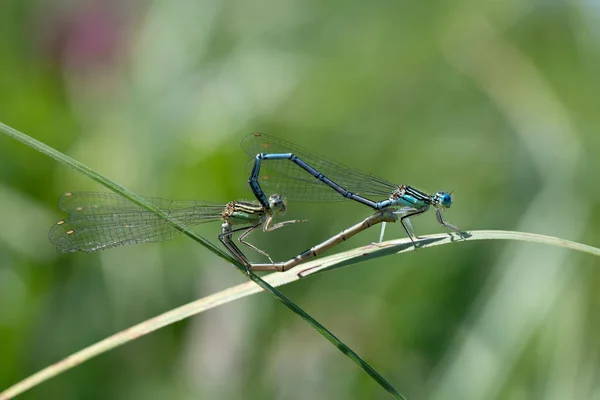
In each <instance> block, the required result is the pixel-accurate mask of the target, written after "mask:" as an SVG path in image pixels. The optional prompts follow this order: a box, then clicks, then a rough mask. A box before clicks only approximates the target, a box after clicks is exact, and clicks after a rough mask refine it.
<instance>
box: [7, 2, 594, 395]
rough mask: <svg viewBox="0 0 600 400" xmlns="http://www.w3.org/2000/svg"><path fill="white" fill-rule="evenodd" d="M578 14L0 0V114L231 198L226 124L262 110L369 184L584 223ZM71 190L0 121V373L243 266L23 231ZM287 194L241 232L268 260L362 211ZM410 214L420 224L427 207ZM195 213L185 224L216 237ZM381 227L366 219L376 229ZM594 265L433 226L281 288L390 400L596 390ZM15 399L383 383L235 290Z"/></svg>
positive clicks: (241, 159) (540, 219)
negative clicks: (429, 240)
mask: <svg viewBox="0 0 600 400" xmlns="http://www.w3.org/2000/svg"><path fill="white" fill-rule="evenodd" d="M599 26H600V3H599V2H598V1H593V0H583V1H580V2H567V1H503V2H477V1H455V2H450V3H448V2H394V1H389V2H385V1H383V2H374V3H373V2H360V1H352V2H329V3H325V2H298V1H290V0H283V1H275V0H263V1H256V2H244V1H231V2H221V1H195V2H192V1H172V2H144V1H136V2H127V3H126V4H123V3H120V2H117V1H99V0H98V1H57V2H39V1H35V2H34V1H27V0H3V2H2V4H1V5H0V54H1V63H0V120H1V121H2V122H4V123H6V124H9V125H12V126H14V127H15V128H17V129H19V130H21V131H23V132H25V133H27V134H29V135H31V136H33V137H35V138H37V139H39V140H41V141H43V142H45V143H47V144H49V145H51V146H53V147H55V148H57V149H59V150H60V151H62V152H64V153H66V154H68V155H70V156H72V157H74V158H76V159H78V160H80V161H82V162H83V163H85V164H87V165H89V166H91V167H92V168H94V169H95V170H96V171H98V172H99V173H101V174H103V175H105V176H107V177H109V178H111V179H113V180H115V181H117V182H119V183H120V184H122V185H124V186H126V187H127V188H129V189H131V190H133V191H135V192H136V193H138V194H140V195H145V196H159V197H166V198H173V199H199V200H206V201H214V202H223V203H225V202H227V201H230V200H234V199H246V200H250V199H251V196H252V195H251V192H250V191H249V188H248V187H247V184H246V180H247V169H246V168H247V166H246V165H247V163H248V159H247V157H246V156H245V154H244V153H243V151H242V149H241V148H240V145H239V144H240V141H241V139H242V137H243V136H244V134H246V133H248V132H253V131H261V132H265V133H269V134H272V135H276V136H278V137H281V138H283V139H286V140H289V141H292V142H294V143H296V144H298V145H300V146H302V147H305V148H308V149H312V150H313V151H316V152H319V153H323V154H327V155H329V156H330V157H332V158H334V159H336V160H338V161H340V162H342V163H345V164H351V165H353V166H355V167H357V168H360V169H362V170H365V171H369V172H374V173H376V174H377V175H379V176H381V177H382V178H384V179H386V180H389V181H392V182H396V183H399V184H410V185H413V186H416V187H418V188H422V189H423V190H426V191H429V192H435V191H437V190H446V191H450V190H455V192H454V201H455V203H454V205H453V207H452V209H451V210H449V211H448V212H446V214H445V216H446V218H447V219H448V221H450V222H452V223H455V224H456V225H458V226H459V227H461V228H462V229H464V230H470V229H509V230H520V231H526V232H535V233H541V234H548V235H552V236H559V237H562V238H565V239H570V240H576V241H580V242H583V243H586V244H590V245H599V244H600V225H599V222H600V208H599V200H600V191H599V190H598V171H599V170H600V161H599V160H598V154H600V153H599V147H600V133H599V132H600V110H599V106H598V105H599V104H600V103H599V101H598V94H599V92H600V78H599V71H600V52H599V48H600V28H599ZM74 190H105V189H104V188H103V187H100V186H99V185H97V184H96V183H94V182H92V181H90V180H89V179H87V178H85V177H84V176H82V175H79V174H77V173H75V172H73V171H71V170H68V169H67V168H65V167H64V166H62V165H59V164H57V163H56V162H55V161H53V160H51V159H49V158H47V157H45V156H42V155H40V154H38V153H36V152H35V151H33V150H31V149H30V148H28V147H26V146H24V145H22V144H20V143H17V142H15V141H13V140H11V139H9V138H7V137H0V221H2V229H0V389H5V388H7V387H8V386H10V385H12V384H14V383H15V382H17V381H19V380H21V379H23V378H25V377H27V376H29V375H30V374H32V373H34V372H36V371H38V370H40V369H41V368H43V367H46V366H47V365H49V364H52V363H54V362H56V361H58V360H60V359H62V358H63V357H65V356H67V355H69V354H71V353H73V352H75V351H77V350H80V349H81V348H83V347H85V346H88V345H90V344H92V343H94V342H96V341H98V340H100V339H102V338H104V337H106V336H108V335H111V334H113V333H115V332H118V331H120V330H122V329H125V328H127V327H129V326H131V325H133V324H136V323H138V322H140V321H142V320H145V319H147V318H150V317H152V316H154V315H156V314H159V313H161V312H164V311H167V310H169V309H172V308H174V307H177V306H179V305H182V304H185V303H187V302H190V301H192V300H194V299H197V298H200V297H203V296H205V295H208V294H211V293H213V292H216V291H218V290H221V289H224V288H227V287H229V286H231V285H234V284H237V283H240V282H243V281H245V278H244V277H243V276H241V275H240V274H239V273H238V272H237V271H236V270H235V268H233V267H232V266H230V265H227V264H226V263H224V262H223V261H222V260H221V259H219V258H217V257H215V256H214V255H213V254H211V253H210V252H208V251H207V250H206V249H205V248H203V247H201V246H198V245H197V244H196V243H195V242H193V241H191V240H189V239H187V238H185V237H181V238H177V239H175V240H173V241H170V242H167V243H164V244H145V245H138V246H131V247H123V248H116V249H112V250H108V251H105V252H100V253H97V254H92V255H88V254H69V255H61V254H58V253H57V252H56V250H55V249H54V247H53V246H52V245H51V244H50V243H49V242H48V240H47V231H48V229H49V227H50V226H51V225H52V224H53V223H54V222H55V221H57V220H58V219H60V218H62V217H63V215H62V214H61V213H60V212H59V211H58V210H57V207H56V199H57V198H58V196H59V195H60V194H62V193H64V192H66V191H74ZM289 207H290V209H291V211H290V213H289V214H288V216H289V217H290V218H307V219H309V220H310V222H309V223H307V224H301V225H296V226H293V227H290V228H287V229H284V230H281V231H278V233H277V234H273V233H272V234H269V233H266V234H263V233H256V234H253V235H252V238H251V240H252V242H253V243H255V244H257V245H259V246H260V247H262V248H264V249H265V250H267V251H269V252H270V253H271V255H272V256H273V257H274V258H275V259H277V260H284V259H287V258H289V257H291V256H294V255H296V254H297V253H298V252H300V251H302V250H305V249H306V248H308V247H310V246H311V245H314V244H315V243H318V242H320V241H322V240H324V239H325V238H327V237H329V236H331V235H333V234H335V233H337V232H339V231H340V230H342V229H344V228H345V227H347V226H349V225H351V224H353V223H355V222H357V221H359V220H360V219H362V218H365V217H366V216H368V215H369V214H370V211H369V210H368V209H367V208H366V207H363V206H361V205H358V204H355V203H349V202H348V203H341V204H317V205H314V204H313V205H311V204H305V203H290V204H289ZM413 223H414V225H415V227H416V230H417V233H420V234H425V233H433V232H439V231H440V227H439V226H438V225H437V223H436V221H435V218H434V216H433V213H428V214H426V215H425V216H423V217H420V218H419V219H416V220H414V222H413ZM219 230H220V226H219V224H218V223H217V224H212V225H207V226H201V227H199V228H198V232H200V233H201V234H203V235H204V236H205V237H209V238H212V239H214V240H215V241H216V235H217V233H218V232H219ZM378 234H379V229H374V230H372V231H368V232H366V233H363V234H361V235H359V236H357V237H355V238H353V239H352V240H350V241H349V242H348V243H345V244H344V246H343V247H342V248H341V249H336V250H335V251H339V250H342V249H349V248H352V247H355V246H360V245H364V244H367V243H370V242H371V241H375V240H377V238H378ZM402 236H404V232H403V230H402V228H401V227H400V226H399V225H398V226H389V227H388V230H387V234H386V238H387V239H391V238H395V237H402ZM249 254H250V253H249ZM252 256H255V255H254V254H253V255H252ZM255 259H256V260H257V261H258V260H261V259H260V258H259V257H255ZM261 261H262V260H261ZM597 267H598V261H597V260H596V259H594V258H593V257H592V256H586V255H581V254H576V253H573V252H567V251H564V250H560V249H556V248H551V247H544V246H541V245H533V244H520V243H510V242H499V241H497V242H487V243H486V242H480V243H457V244H456V245H452V246H443V247H441V248H436V249H430V250H423V251H417V252H414V253H410V254H405V255H401V256H390V257H385V258H383V259H379V260H377V261H372V262H368V263H363V264H360V265H357V266H352V267H349V268H344V269H339V270H336V271H333V272H331V273H327V274H322V275H318V276H315V277H313V278H311V279H306V280H304V281H300V282H298V283H295V284H293V285H290V286H286V287H284V288H282V290H283V292H284V293H285V294H286V295H287V296H289V297H290V298H291V299H293V300H294V301H295V302H297V304H299V305H300V306H301V307H303V308H304V309H305V310H306V311H308V312H309V313H310V314H311V315H313V316H314V317H315V318H316V319H318V320H319V321H320V322H322V323H323V324H324V325H325V326H327V327H328V328H329V329H331V330H332V331H333V332H334V333H336V334H337V335H338V336H339V337H340V338H341V339H342V340H343V341H345V342H346V343H347V344H348V345H349V346H350V347H352V348H353V349H354V350H356V351H357V352H358V353H359V354H360V355H361V356H363V357H364V358H365V359H366V360H367V361H368V362H370V363H371V364H372V365H373V366H374V367H375V368H376V369H377V370H378V371H379V372H381V373H382V374H383V375H384V376H385V377H386V378H388V379H389V380H390V381H391V382H393V383H394V384H395V385H396V386H397V387H398V388H399V389H400V390H401V391H402V392H403V393H404V394H406V395H407V396H408V397H409V398H411V399H425V398H427V399H531V398H537V399H592V398H596V399H599V398H600V380H599V379H598V377H599V376H600V361H599V360H600V348H599V345H600V342H599V341H598V337H599V334H600V318H599V315H600V294H599V289H600V271H599V270H598V268H597ZM20 398H23V399H40V398H57V399H58V398H60V399H83V398H85V399H107V398H109V399H165V398H173V399H229V398H231V399H234V398H244V399H265V398H277V399H305V398H315V399H334V398H335V399H338V398H344V399H367V398H369V399H371V398H388V395H387V394H386V393H385V392H384V391H383V389H381V388H380V387H379V386H377V385H376V384H375V383H374V382H373V381H372V380H371V379H369V378H368V377H367V376H366V375H365V374H364V373H363V372H362V371H361V370H359V369H358V368H357V367H356V366H355V365H354V364H353V363H351V362H350V361H349V360H348V359H347V358H346V357H344V356H343V355H342V354H341V353H339V351H338V350H337V349H335V348H334V347H333V346H331V345H330V344H329V343H327V342H326V341H325V340H324V339H323V338H322V337H321V336H319V335H318V334H317V333H316V332H315V331H314V330H312V329H311V328H309V327H308V326H307V325H306V324H305V323H304V322H302V321H301V320H300V319H299V318H298V317H297V316H295V315H293V314H291V313H290V312H289V311H288V310H287V309H285V308H284V307H283V306H281V305H280V304H279V303H277V302H275V301H274V300H273V299H272V298H270V297H269V296H267V295H264V294H260V295H255V296H252V297H250V298H246V299H244V300H241V301H237V302H234V303H231V304H228V305H226V306H224V307H220V308H217V309H215V310H212V311H210V312H207V313H204V314H201V315H200V316H197V317H195V318H192V319H189V320H186V321H183V322H180V323H178V324H175V325H172V326H170V327H168V328H166V329H162V330H160V331H158V332H156V333H154V334H151V335H149V336H146V337H143V338H141V339H139V340H136V341H134V342H133V343H132V344H128V345H126V346H124V347H121V348H118V349H116V350H114V351H111V352H109V353H106V354H103V355H101V356H99V357H97V358H95V359H93V360H92V361H90V362H87V363H85V364H83V365H82V366H80V367H78V368H75V369H74V370H71V371H69V372H68V373H65V374H63V375H60V376H58V377H57V378H55V379H52V380H51V381H49V382H46V383H44V384H42V385H41V386H39V387H36V388H34V389H33V390H31V391H29V392H27V393H26V394H24V395H23V396H21V397H20Z"/></svg>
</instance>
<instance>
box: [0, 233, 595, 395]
mask: <svg viewBox="0 0 600 400" xmlns="http://www.w3.org/2000/svg"><path fill="white" fill-rule="evenodd" d="M464 234H465V236H466V240H465V239H462V240H459V241H458V243H463V242H465V241H469V240H517V241H523V242H530V243H539V244H546V245H551V246H556V247H563V248H565V249H570V250H575V251H579V252H583V253H588V254H591V255H595V256H600V249H599V248H597V247H592V246H587V245H584V244H580V243H577V242H571V241H568V240H563V239H559V238H555V237H550V236H544V235H536V234H531V233H523V232H508V231H471V232H464ZM455 241H456V237H455V236H452V235H448V234H436V235H427V236H422V237H421V238H419V239H417V245H418V248H419V249H422V248H428V247H434V246H440V245H444V244H450V243H453V242H455ZM414 250H415V246H413V244H412V242H411V241H410V239H408V238H404V239H398V240H391V241H387V242H384V243H379V244H377V245H370V246H365V247H359V248H355V249H352V250H349V251H346V252H343V253H338V254H334V255H332V256H329V257H324V258H321V259H317V260H313V261H310V262H307V263H305V264H302V265H299V266H297V267H294V268H292V269H290V270H288V271H286V272H274V273H272V274H269V275H267V276H265V277H264V280H265V281H266V282H268V283H269V284H270V285H272V286H275V287H277V286H281V285H285V284H288V283H292V282H295V281H297V280H299V279H301V278H304V277H308V276H309V275H314V274H315V273H319V272H327V271H331V270H333V269H336V268H341V267H344V266H349V265H353V264H358V263H360V262H363V261H365V260H370V259H375V258H380V257H385V256H389V255H392V254H398V253H403V252H407V251H414ZM260 291H261V290H260V289H259V288H258V287H257V286H256V285H253V284H251V283H250V282H246V283H242V284H240V285H237V286H234V287H231V288H228V289H225V290H223V291H220V292H217V293H214V294H212V295H210V296H207V297H204V298H202V299H199V300H196V301H194V302H191V303H188V304H186V305H184V306H181V307H178V308H176V309H173V310H171V311H168V312H166V313H164V314H161V315H158V316H156V317H153V318H151V319H149V320H146V321H144V322H142V323H140V324H138V325H135V326H132V327H130V328H128V329H126V330H124V331H121V332H119V333H116V334H114V335H112V336H110V337H108V338H106V339H104V340H102V341H100V342H97V343H95V344H93V345H92V346H89V347H87V348H85V349H83V350H81V351H78V352H77V353H74V354H72V355H70V356H69V357H67V358H64V359H63V360H61V361H59V362H57V363H55V364H53V365H51V366H49V367H47V368H45V369H43V370H41V371H39V372H37V373H36V374H34V375H32V376H30V377H29V378H27V379H25V380H23V381H21V382H19V383H17V384H15V385H14V386H12V387H10V388H8V389H7V390H6V391H4V392H2V393H0V400H5V399H9V398H12V397H14V396H16V395H18V394H21V393H23V392H25V391H26V390H28V389H31V388H32V387H34V386H36V385H38V384H40V383H41V382H44V381H46V380H48V379H50V378H52V377H54V376H56V375H58V374H60V373H62V372H65V371H67V370H69V369H71V368H73V367H75V366H77V365H79V364H81V363H83V362H85V361H87V360H89V359H91V358H93V357H95V356H97V355H99V354H102V353H105V352H107V351H109V350H112V349H114V348H116V347H119V346H122V345H124V344H126V343H128V342H130V341H133V340H135V339H137V338H139V337H140V336H144V335H147V334H149V333H151V332H154V331H156V330H158V329H160V328H163V327H165V326H168V325H170V324H173V323H175V322H177V321H181V320H183V319H186V318H189V317H191V316H193V315H197V314H200V313H201V312H204V311H207V310H210V309H212V308H215V307H218V306H220V305H223V304H227V303H230V302H232V301H235V300H238V299H241V298H243V297H246V296H250V295H252V294H256V293H260Z"/></svg>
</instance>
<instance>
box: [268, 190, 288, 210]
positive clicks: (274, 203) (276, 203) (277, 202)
mask: <svg viewBox="0 0 600 400" xmlns="http://www.w3.org/2000/svg"><path fill="white" fill-rule="evenodd" d="M269 208H270V209H271V210H272V211H273V212H274V213H284V212H285V201H283V198H282V197H281V196H280V195H278V194H272V195H271V196H270V197H269Z"/></svg>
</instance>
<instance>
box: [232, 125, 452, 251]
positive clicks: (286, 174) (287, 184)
mask: <svg viewBox="0 0 600 400" xmlns="http://www.w3.org/2000/svg"><path fill="white" fill-rule="evenodd" d="M242 147H243V148H244V150H245V151H246V153H247V154H248V155H249V156H250V157H252V158H253V159H254V166H253V168H252V172H251V173H250V177H249V178H248V183H249V184H250V188H251V189H252V192H253V193H254V195H255V196H256V198H257V199H258V201H259V202H260V203H261V205H262V206H263V207H265V208H268V207H269V204H268V198H267V196H266V195H265V193H264V191H263V189H262V187H261V185H264V186H265V188H268V190H272V189H273V190H274V192H277V193H282V194H284V195H285V196H286V197H287V198H289V199H290V200H291V199H294V200H299V201H339V200H343V199H350V200H354V201H357V202H359V203H361V204H364V205H366V206H368V207H371V208H373V209H375V210H383V209H386V208H388V207H401V208H400V209H399V210H398V211H397V212H398V213H400V214H402V217H401V218H400V223H401V224H402V227H403V228H404V230H405V231H406V233H407V234H408V236H409V238H410V239H411V240H413V238H415V237H416V236H415V235H414V229H413V227H412V224H411V222H410V220H409V218H411V217H416V216H417V215H420V214H423V213H424V212H426V211H427V210H429V208H430V207H431V206H433V207H434V208H435V210H436V218H437V220H438V222H439V223H440V224H441V225H442V226H444V227H445V228H447V229H449V230H451V231H453V232H455V233H457V234H459V235H460V234H461V231H460V229H458V227H456V226H454V225H452V224H450V223H448V222H446V221H444V219H443V217H442V211H443V210H445V209H447V208H450V206H451V205H452V197H451V195H450V193H446V192H437V193H435V194H433V195H429V194H427V193H425V192H423V191H421V190H418V189H415V188H414V187H412V186H408V185H395V184H393V183H389V182H387V181H385V180H383V179H381V178H378V177H376V176H374V175H371V174H368V173H364V172H360V171H357V170H354V169H351V168H349V167H346V166H343V165H342V164H339V163H337V162H335V161H333V160H331V159H329V158H327V157H324V156H321V155H318V154H315V153H312V152H310V151H308V150H305V149H302V148H300V147H298V146H295V145H293V144H291V143H288V142H286V141H284V140H281V139H278V138H276V137H273V136H269V135H265V134H262V133H252V134H249V135H248V136H246V137H245V138H244V140H243V141H242ZM261 169H262V172H261ZM259 180H260V182H259ZM370 197H372V198H381V197H384V199H383V200H372V199H370ZM382 235H383V233H382ZM413 243H414V241H413Z"/></svg>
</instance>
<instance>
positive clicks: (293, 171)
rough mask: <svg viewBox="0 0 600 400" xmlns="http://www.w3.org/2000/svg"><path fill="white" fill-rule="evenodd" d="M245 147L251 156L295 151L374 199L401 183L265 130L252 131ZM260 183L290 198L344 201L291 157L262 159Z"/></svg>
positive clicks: (266, 189) (343, 184) (331, 176)
mask: <svg viewBox="0 0 600 400" xmlns="http://www.w3.org/2000/svg"><path fill="white" fill-rule="evenodd" d="M242 148H243V149H244V151H245V152H246V153H247V154H248V156H250V157H251V158H252V161H251V162H250V163H249V166H250V167H249V168H250V169H251V168H252V166H253V165H254V158H255V157H256V155H257V154H259V153H294V154H295V155H296V156H298V157H299V158H300V159H301V160H302V161H304V162H306V163H307V164H309V165H310V166H311V167H313V168H314V169H316V170H317V171H319V172H320V173H322V174H323V175H325V176H326V177H328V178H329V179H331V180H332V181H334V182H335V183H337V184H338V185H340V186H341V187H343V188H344V189H346V190H348V191H350V192H353V193H356V194H359V195H361V196H363V197H366V198H370V199H372V200H375V201H378V200H384V199H387V198H389V197H390V195H391V194H392V193H393V191H394V190H395V189H397V188H398V185H394V184H392V183H389V182H386V181H384V180H382V179H380V178H378V177H376V176H374V175H371V174H367V173H364V172H361V171H357V170H354V169H352V168H350V167H346V166H344V165H342V164H340V163H337V162H335V161H333V160H331V159H329V158H327V157H325V156H321V155H318V154H315V153H312V152H311V151H309V150H305V149H302V148H300V147H298V146H296V145H294V144H292V143H289V142H286V141H284V140H281V139H278V138H276V137H273V136H269V135H265V134H264V133H251V134H249V135H247V136H246V137H245V138H244V139H243V140H242ZM259 184H260V185H261V187H262V189H263V191H264V192H265V193H280V194H284V195H285V196H286V197H287V198H288V199H293V200H298V201H311V202H332V201H343V200H344V197H342V196H340V195H339V193H337V192H336V191H335V190H333V189H331V188H330V187H329V186H327V185H326V184H324V183H323V182H321V181H319V180H317V179H315V178H314V177H313V176H312V175H310V174H309V173H308V172H306V171H305V170H303V169H302V168H300V167H299V166H298V165H296V164H295V163H293V162H292V161H290V160H264V161H263V162H262V163H261V169H260V173H259Z"/></svg>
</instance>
